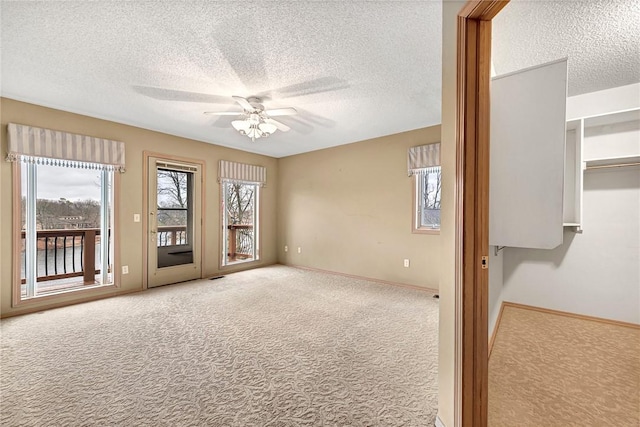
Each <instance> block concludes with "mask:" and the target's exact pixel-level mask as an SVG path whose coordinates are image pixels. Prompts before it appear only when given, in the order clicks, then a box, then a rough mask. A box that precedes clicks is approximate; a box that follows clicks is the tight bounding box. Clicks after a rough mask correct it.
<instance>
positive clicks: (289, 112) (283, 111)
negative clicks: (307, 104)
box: [265, 107, 298, 116]
mask: <svg viewBox="0 0 640 427" xmlns="http://www.w3.org/2000/svg"><path fill="white" fill-rule="evenodd" d="M265 113H267V114H268V115H269V116H293V115H294V114H298V112H297V111H296V109H295V108H291V107H289V108H276V109H274V110H265Z"/></svg>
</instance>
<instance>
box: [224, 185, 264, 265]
mask: <svg viewBox="0 0 640 427" xmlns="http://www.w3.org/2000/svg"><path fill="white" fill-rule="evenodd" d="M259 190H260V187H259V185H258V184H257V183H249V182H241V181H235V180H228V179H225V180H223V181H222V211H223V235H224V238H223V239H222V241H223V242H222V245H223V248H222V254H223V256H222V265H223V266H225V265H231V264H236V263H241V262H248V261H256V260H258V259H259V252H258V209H257V207H258V194H259Z"/></svg>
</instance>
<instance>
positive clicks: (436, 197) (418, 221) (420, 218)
mask: <svg viewBox="0 0 640 427" xmlns="http://www.w3.org/2000/svg"><path fill="white" fill-rule="evenodd" d="M413 180H414V181H413V182H414V197H413V205H414V209H413V212H414V214H413V227H412V228H413V231H414V232H415V233H426V234H437V233H439V232H440V197H441V194H442V191H441V189H442V170H441V168H440V166H432V167H429V168H425V169H423V170H422V171H420V173H417V174H414V175H413Z"/></svg>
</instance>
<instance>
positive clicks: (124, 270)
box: [122, 265, 129, 274]
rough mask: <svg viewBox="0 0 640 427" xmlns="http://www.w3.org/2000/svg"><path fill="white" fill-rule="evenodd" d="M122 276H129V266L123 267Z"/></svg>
mask: <svg viewBox="0 0 640 427" xmlns="http://www.w3.org/2000/svg"><path fill="white" fill-rule="evenodd" d="M122 274H129V266H128V265H123V266H122Z"/></svg>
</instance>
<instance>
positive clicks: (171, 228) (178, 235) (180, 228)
mask: <svg viewBox="0 0 640 427" xmlns="http://www.w3.org/2000/svg"><path fill="white" fill-rule="evenodd" d="M157 241H158V247H161V246H174V245H186V244H187V243H188V242H187V226H186V225H161V226H159V227H158V240H157Z"/></svg>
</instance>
